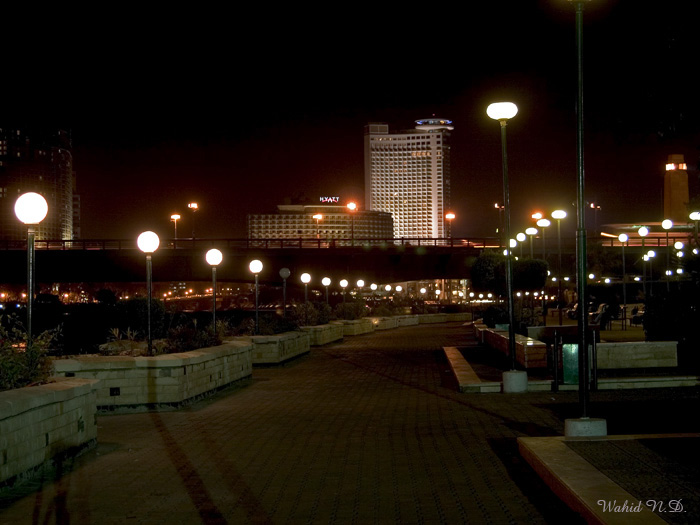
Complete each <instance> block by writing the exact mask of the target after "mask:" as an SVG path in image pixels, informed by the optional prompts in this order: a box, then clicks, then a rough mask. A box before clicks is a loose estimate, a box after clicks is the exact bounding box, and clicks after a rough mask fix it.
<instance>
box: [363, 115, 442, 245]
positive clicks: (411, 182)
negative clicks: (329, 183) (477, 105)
mask: <svg viewBox="0 0 700 525" xmlns="http://www.w3.org/2000/svg"><path fill="white" fill-rule="evenodd" d="M453 129H454V127H453V126H452V121H450V120H446V119H439V118H431V119H425V120H417V121H416V127H415V129H412V130H408V131H401V132H398V133H396V132H394V133H392V132H390V131H389V126H388V125H387V124H369V125H367V126H366V127H365V207H366V208H367V209H368V210H376V211H384V212H389V213H391V214H392V216H393V219H394V237H396V238H400V237H403V238H441V237H448V236H449V235H450V232H449V224H448V221H446V220H445V213H446V212H447V211H449V204H450V132H451V131H452V130H453Z"/></svg>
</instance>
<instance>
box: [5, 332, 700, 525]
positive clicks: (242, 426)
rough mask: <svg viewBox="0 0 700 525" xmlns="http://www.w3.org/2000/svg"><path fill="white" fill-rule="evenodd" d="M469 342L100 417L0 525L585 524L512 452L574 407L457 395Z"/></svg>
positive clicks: (423, 337) (318, 360) (28, 487)
mask: <svg viewBox="0 0 700 525" xmlns="http://www.w3.org/2000/svg"><path fill="white" fill-rule="evenodd" d="M470 337H471V336H470V334H469V331H468V330H467V329H466V328H465V327H463V326H461V324H460V323H447V324H442V325H427V326H426V325H419V326H415V327H405V328H399V329H395V330H390V331H386V332H375V333H374V334H368V335H363V336H356V337H352V338H350V337H348V338H345V340H344V341H343V342H342V343H338V344H333V345H329V346H326V347H322V348H313V349H312V350H311V353H310V354H309V355H307V356H305V357H302V358H300V359H297V360H295V361H293V362H290V363H288V364H287V365H285V366H280V367H277V368H261V369H258V368H256V369H255V370H254V373H253V379H252V381H250V382H248V383H247V384H244V385H242V386H238V387H234V388H230V389H227V390H225V391H222V392H220V393H218V394H217V395H216V396H214V397H212V398H209V399H207V400H204V401H200V402H198V403H196V404H194V405H192V406H190V407H188V408H184V409H181V410H178V411H170V412H159V413H141V414H119V415H104V416H98V446H97V447H96V448H95V449H93V450H90V451H88V452H86V453H84V454H83V455H81V456H80V457H78V458H76V459H73V460H69V461H67V462H66V463H64V464H63V465H59V466H58V467H57V468H56V469H55V470H53V471H50V472H49V471H47V472H45V473H44V475H43V478H37V479H35V480H33V481H32V482H29V483H26V484H24V485H23V486H21V487H18V488H15V489H14V490H13V491H10V492H6V493H4V494H3V495H1V496H0V524H13V525H21V524H24V523H41V524H51V523H78V524H82V523H86V524H88V523H97V524H113V523H114V524H116V523H119V524H122V523H138V524H141V523H143V524H150V523H154V524H155V523H168V524H178V523H183V524H191V523H192V524H196V523H206V524H210V523H211V524H214V523H216V524H218V523H230V524H246V523H253V524H258V523H271V524H316V523H321V524H325V523H328V524H334V523H337V524H394V523H395V524H414V523H415V524H433V523H435V524H438V523H445V524H461V523H478V524H482V523H483V524H486V523H492V524H501V523H504V524H506V523H507V524H531V523H532V524H535V523H567V524H576V523H582V520H581V518H580V517H579V516H578V515H577V514H575V513H573V512H572V511H570V510H569V509H568V507H566V506H565V505H564V504H563V503H562V502H561V501H559V499H558V498H557V497H556V496H555V495H554V494H553V493H552V492H551V491H550V490H549V489H548V488H547V486H546V485H545V484H544V483H543V482H542V481H541V480H540V478H539V477H538V476H537V475H536V474H535V473H534V471H533V470H532V469H531V468H530V467H529V465H527V463H526V462H525V461H524V460H523V459H522V458H521V457H520V455H519V453H518V448H517V443H516V438H517V437H519V436H555V435H561V434H562V433H563V426H564V423H563V421H564V418H565V417H576V414H575V411H576V402H577V394H576V393H575V392H563V393H558V394H552V393H549V392H532V393H527V394H474V395H469V394H460V393H458V392H457V391H456V388H455V384H454V378H453V377H452V376H451V374H450V371H449V365H448V364H447V362H446V359H445V357H444V354H443V352H442V347H444V346H458V345H460V344H464V343H465V342H466V341H468V340H469V338H470ZM679 392H680V393H679V394H677V395H676V399H677V400H678V401H679V402H680V403H681V405H680V406H681V408H683V407H684V405H683V402H684V401H683V400H684V399H686V398H687V399H688V400H689V401H688V402H696V400H697V399H696V398H697V396H696V392H690V393H686V392H687V391H684V390H679ZM615 394H616V393H607V394H606V393H602V392H601V393H596V395H597V396H599V398H600V400H601V402H603V403H605V402H606V400H612V399H613V398H612V397H610V396H613V395H615ZM665 395H671V394H669V393H666V394H665ZM605 396H608V397H605ZM621 398H624V399H627V400H628V401H629V402H630V403H631V404H632V408H631V409H630V408H629V407H628V412H629V410H632V414H631V415H630V417H632V418H633V417H634V410H635V409H636V408H635V407H636V405H634V403H636V402H638V401H641V402H644V399H641V400H640V399H639V397H638V396H637V397H635V396H633V395H632V394H631V393H629V392H627V393H623V394H621ZM593 406H594V407H598V405H595V404H594V405H593ZM605 406H608V408H609V407H610V406H612V404H610V405H605V404H603V405H602V406H601V408H604V407H605ZM615 406H617V405H615ZM610 410H612V409H610ZM615 410H617V409H614V410H613V411H615ZM620 410H622V409H620ZM690 430H691V431H692V429H690Z"/></svg>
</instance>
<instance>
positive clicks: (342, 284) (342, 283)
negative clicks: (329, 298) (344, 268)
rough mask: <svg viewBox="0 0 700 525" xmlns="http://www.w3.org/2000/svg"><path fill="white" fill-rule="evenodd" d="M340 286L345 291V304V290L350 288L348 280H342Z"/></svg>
mask: <svg viewBox="0 0 700 525" xmlns="http://www.w3.org/2000/svg"><path fill="white" fill-rule="evenodd" d="M339 284H340V287H341V288H342V289H343V302H345V289H346V288H347V287H348V280H347V279H341V280H340V283H339Z"/></svg>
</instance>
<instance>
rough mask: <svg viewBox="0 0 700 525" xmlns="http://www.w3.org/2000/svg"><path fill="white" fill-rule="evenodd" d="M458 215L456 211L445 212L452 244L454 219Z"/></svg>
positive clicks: (448, 235)
mask: <svg viewBox="0 0 700 525" xmlns="http://www.w3.org/2000/svg"><path fill="white" fill-rule="evenodd" d="M455 217H457V216H456V215H455V214H454V212H451V211H448V212H447V213H446V214H445V219H446V220H447V237H449V239H450V244H452V242H451V241H452V221H453V220H455Z"/></svg>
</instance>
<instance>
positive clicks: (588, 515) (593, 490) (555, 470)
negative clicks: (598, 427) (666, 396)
mask: <svg viewBox="0 0 700 525" xmlns="http://www.w3.org/2000/svg"><path fill="white" fill-rule="evenodd" d="M641 437H644V438H650V437H668V436H658V435H656V436H650V435H645V436H608V437H601V438H571V439H577V440H588V441H595V440H605V439H636V438H641ZM565 440H566V438H564V437H519V438H518V448H519V450H520V455H521V456H522V457H523V458H524V459H525V461H527V462H528V463H529V464H530V466H532V468H533V469H534V470H535V472H537V474H538V475H539V476H540V477H541V478H542V480H543V481H544V482H545V483H546V484H547V485H548V486H549V487H550V488H551V489H552V491H553V492H554V493H555V494H556V495H557V496H558V497H559V498H560V499H561V500H562V501H563V502H564V503H566V504H567V505H568V506H569V507H570V508H571V509H573V510H574V511H575V512H578V513H579V514H581V515H582V516H583V517H584V519H585V520H586V521H587V522H588V523H601V524H603V523H604V524H610V525H618V524H619V525H627V524H629V523H635V524H637V523H640V524H648V525H654V524H663V523H666V522H665V521H664V520H662V519H661V518H659V517H658V516H657V515H656V514H654V513H653V512H652V511H651V510H649V509H648V508H647V507H645V506H643V505H642V509H641V512H635V513H634V514H633V515H630V513H629V512H618V513H615V512H604V511H603V507H602V505H599V504H598V501H600V500H605V501H615V500H616V501H618V502H620V504H622V502H624V501H629V502H634V503H637V502H638V501H639V498H635V497H634V496H632V495H631V494H630V493H628V492H627V491H625V490H624V489H623V488H622V487H620V486H619V485H618V484H617V483H615V482H613V481H612V480H611V479H610V478H608V477H607V476H605V475H604V474H602V473H601V472H599V471H598V470H597V469H596V468H595V467H594V466H593V465H591V464H590V463H588V462H587V461H586V460H585V459H583V458H582V457H581V456H579V455H578V454H576V452H574V451H573V450H571V449H570V448H569V447H568V446H566V443H565Z"/></svg>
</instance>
